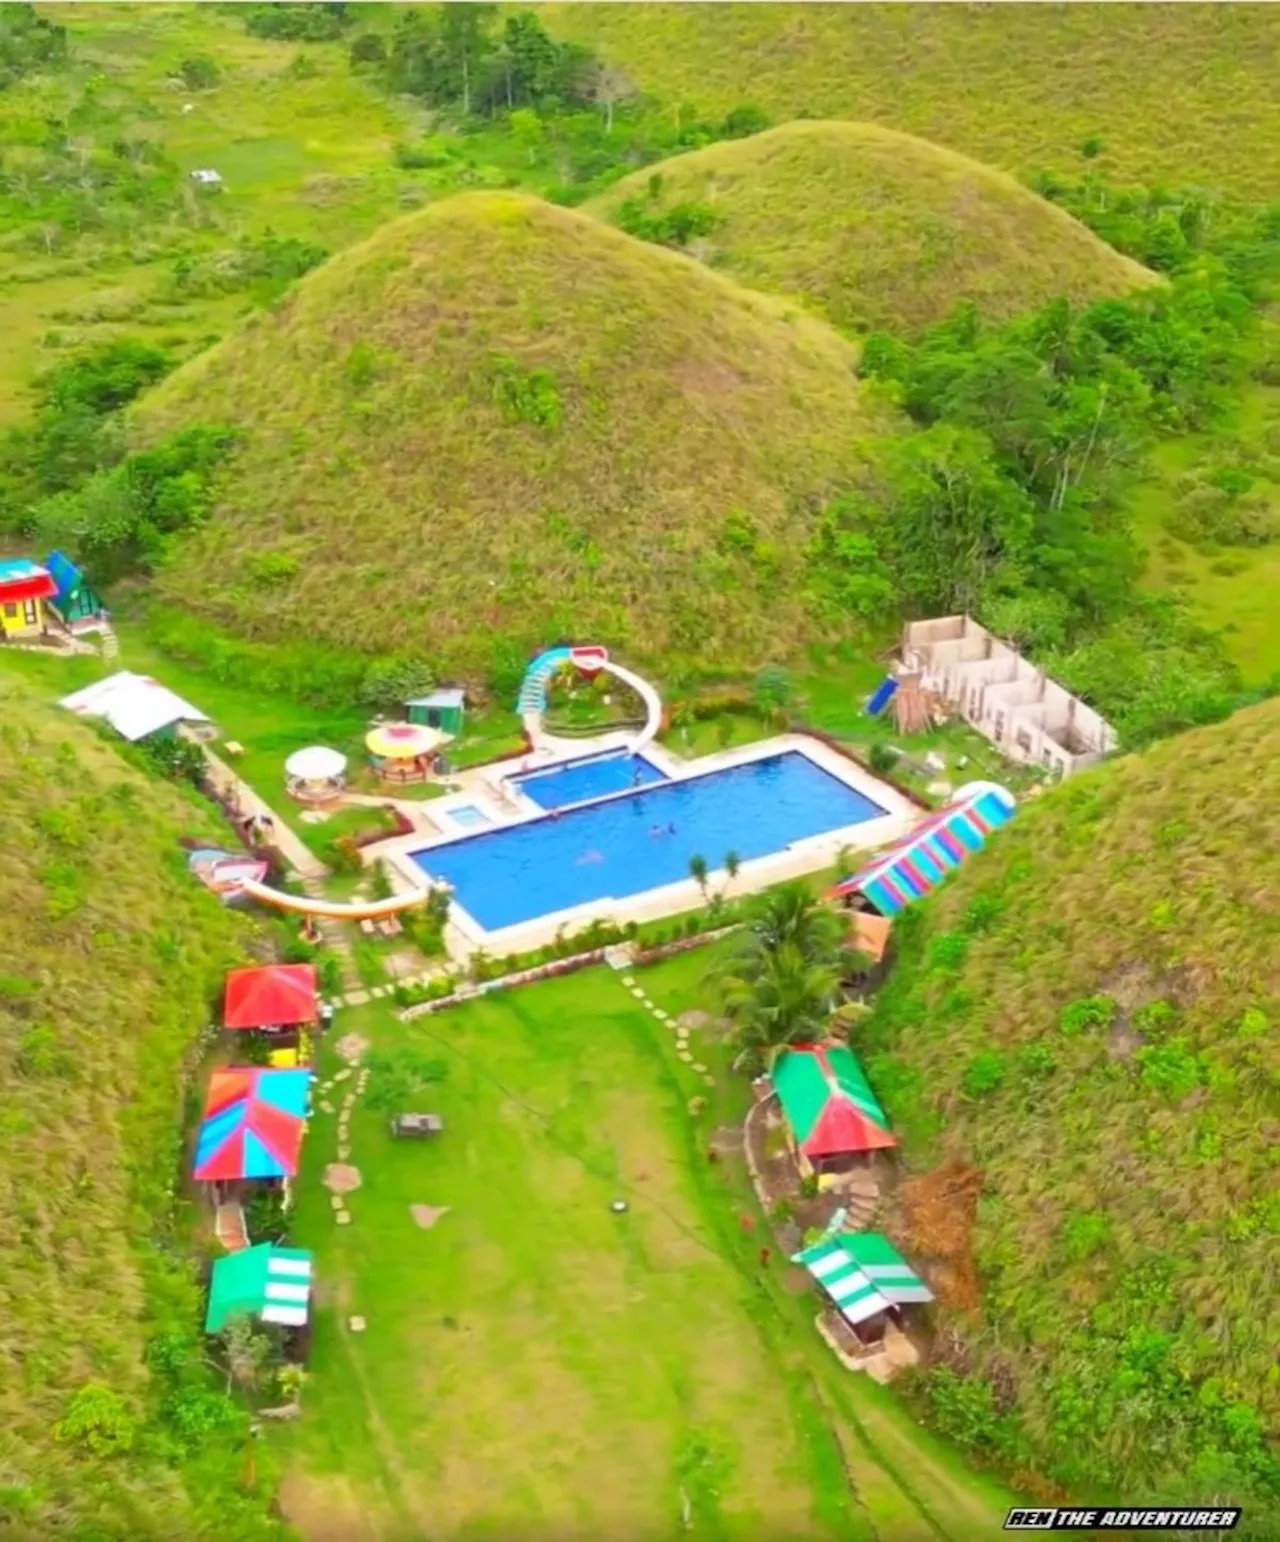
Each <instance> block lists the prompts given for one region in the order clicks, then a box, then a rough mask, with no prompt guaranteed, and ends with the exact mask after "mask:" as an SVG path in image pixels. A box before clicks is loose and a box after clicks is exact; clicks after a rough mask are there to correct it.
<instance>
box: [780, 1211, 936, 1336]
mask: <svg viewBox="0 0 1280 1542" xmlns="http://www.w3.org/2000/svg"><path fill="white" fill-rule="evenodd" d="M791 1261H792V1263H796V1264H800V1265H801V1266H802V1267H803V1268H805V1269H807V1270H808V1271H809V1273H810V1274H811V1275H812V1276H813V1278H814V1279H815V1280H816V1281H817V1283H818V1285H819V1287H820V1288H821V1290H822V1293H823V1294H824V1295H825V1296H826V1297H827V1299H828V1300H829V1301H830V1302H831V1303H832V1305H833V1306H834V1307H835V1308H836V1310H837V1311H838V1312H839V1313H840V1316H841V1317H842V1318H843V1319H844V1321H845V1322H846V1323H847V1324H848V1325H849V1327H850V1328H852V1330H853V1332H854V1335H855V1337H856V1338H857V1339H858V1341H859V1343H860V1344H862V1345H864V1346H866V1347H868V1348H870V1347H873V1346H875V1345H877V1344H880V1343H881V1342H882V1341H883V1339H884V1336H885V1330H886V1329H887V1328H888V1326H889V1324H890V1323H893V1324H894V1325H895V1326H896V1327H898V1328H901V1327H902V1326H903V1311H902V1309H903V1307H905V1306H909V1305H913V1304H922V1303H925V1302H929V1301H932V1300H933V1292H932V1291H931V1290H930V1289H929V1287H928V1286H927V1285H926V1284H925V1283H924V1281H923V1280H922V1279H921V1278H920V1276H919V1275H918V1274H917V1273H916V1272H915V1270H914V1269H912V1268H911V1266H910V1265H909V1264H908V1263H907V1261H906V1260H905V1259H904V1258H903V1257H902V1255H901V1254H900V1253H899V1252H898V1250H897V1249H896V1248H895V1247H894V1246H893V1244H892V1243H891V1242H890V1241H889V1240H888V1238H887V1237H882V1236H881V1235H880V1234H879V1232H874V1231H863V1232H839V1233H837V1234H836V1235H835V1236H833V1237H824V1238H823V1240H822V1241H821V1242H817V1243H815V1244H814V1245H813V1246H812V1247H809V1248H805V1249H804V1251H803V1252H801V1253H797V1254H795V1255H794V1257H793V1258H792V1260H791Z"/></svg>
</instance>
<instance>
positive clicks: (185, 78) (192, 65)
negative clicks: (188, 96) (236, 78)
mask: <svg viewBox="0 0 1280 1542" xmlns="http://www.w3.org/2000/svg"><path fill="white" fill-rule="evenodd" d="M178 74H179V75H181V76H182V82H183V84H184V85H185V86H186V87H187V88H188V89H189V90H191V91H212V90H213V88H214V86H216V85H217V84H218V82H219V80H221V79H222V71H221V70H220V69H219V68H218V66H217V65H216V64H215V63H214V61H213V60H212V59H210V58H207V57H206V56H205V55H204V54H198V55H196V57H195V58H192V59H184V60H183V61H182V63H181V64H180V65H179V66H178Z"/></svg>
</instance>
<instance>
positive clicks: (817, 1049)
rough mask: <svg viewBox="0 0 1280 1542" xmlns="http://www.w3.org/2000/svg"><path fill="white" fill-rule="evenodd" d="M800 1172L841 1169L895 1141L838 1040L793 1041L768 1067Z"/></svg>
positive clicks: (859, 1071) (860, 1072)
mask: <svg viewBox="0 0 1280 1542" xmlns="http://www.w3.org/2000/svg"><path fill="white" fill-rule="evenodd" d="M772 1082H773V1090H774V1091H775V1092H776V1093H777V1095H778V1102H779V1103H780V1104H781V1106H782V1113H783V1116H784V1118H785V1119H786V1122H787V1128H788V1130H789V1132H790V1136H791V1142H792V1146H793V1148H794V1150H795V1153H796V1159H797V1161H798V1163H799V1166H800V1170H801V1172H802V1173H805V1174H809V1173H824V1172H844V1171H847V1170H848V1169H849V1168H850V1167H853V1166H854V1165H856V1163H857V1162H858V1161H859V1160H861V1159H862V1158H863V1157H864V1156H865V1155H866V1153H867V1152H871V1151H882V1150H885V1149H887V1148H888V1147H890V1146H895V1145H897V1140H896V1139H895V1137H894V1136H893V1134H892V1133H891V1132H890V1130H889V1120H888V1118H887V1117H886V1115H885V1112H884V1110H883V1109H882V1108H881V1107H880V1104H879V1103H878V1102H877V1101H876V1095H875V1093H874V1092H872V1090H871V1084H870V1083H869V1082H868V1081H867V1078H866V1076H865V1074H864V1073H863V1070H862V1067H861V1066H860V1065H859V1064H858V1061H857V1058H856V1056H855V1055H854V1053H853V1051H852V1050H850V1049H848V1048H847V1047H846V1046H845V1045H843V1044H796V1045H793V1046H792V1047H791V1048H790V1049H785V1050H783V1052H782V1054H781V1055H779V1056H778V1060H777V1063H776V1064H775V1065H774V1068H773V1075H772Z"/></svg>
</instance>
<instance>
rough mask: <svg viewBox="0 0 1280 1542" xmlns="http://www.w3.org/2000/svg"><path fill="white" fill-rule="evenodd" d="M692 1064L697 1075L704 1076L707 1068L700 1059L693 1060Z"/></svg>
mask: <svg viewBox="0 0 1280 1542" xmlns="http://www.w3.org/2000/svg"><path fill="white" fill-rule="evenodd" d="M692 1065H693V1069H694V1070H695V1071H696V1072H697V1073H698V1075H699V1076H705V1075H706V1074H707V1068H706V1066H704V1065H703V1063H702V1061H701V1060H695V1061H693V1062H692Z"/></svg>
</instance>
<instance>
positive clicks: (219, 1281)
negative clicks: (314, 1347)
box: [204, 1242, 313, 1333]
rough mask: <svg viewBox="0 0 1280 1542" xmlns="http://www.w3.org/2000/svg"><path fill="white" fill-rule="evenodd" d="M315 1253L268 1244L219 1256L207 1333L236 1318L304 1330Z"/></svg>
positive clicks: (307, 1314) (210, 1301) (210, 1294)
mask: <svg viewBox="0 0 1280 1542" xmlns="http://www.w3.org/2000/svg"><path fill="white" fill-rule="evenodd" d="M312 1272H313V1270H312V1262H311V1254H310V1253H308V1252H306V1251H304V1250H303V1249H302V1248H278V1247H274V1246H273V1245H272V1244H271V1243H270V1242H260V1243H258V1245H257V1246H256V1247H251V1248H243V1249H242V1250H241V1251H240V1252H238V1253H232V1254H230V1255H229V1256H228V1257H226V1258H219V1259H218V1260H217V1261H216V1263H215V1264H214V1266H213V1274H212V1276H211V1277H210V1280H209V1308H208V1311H207V1312H206V1313H205V1319H204V1331H205V1332H206V1333H221V1332H222V1330H223V1328H225V1327H226V1325H227V1323H228V1322H230V1321H231V1319H232V1318H233V1317H251V1318H256V1319H257V1321H259V1322H267V1323H277V1324H279V1325H280V1326H281V1327H285V1328H305V1327H306V1325H307V1319H308V1317H309V1316H310V1306H311V1277H312Z"/></svg>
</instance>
